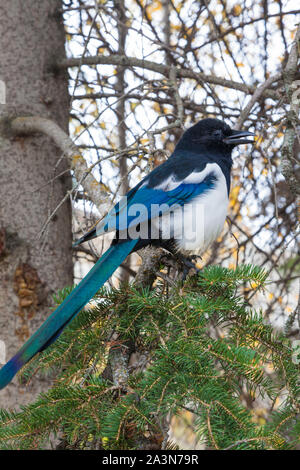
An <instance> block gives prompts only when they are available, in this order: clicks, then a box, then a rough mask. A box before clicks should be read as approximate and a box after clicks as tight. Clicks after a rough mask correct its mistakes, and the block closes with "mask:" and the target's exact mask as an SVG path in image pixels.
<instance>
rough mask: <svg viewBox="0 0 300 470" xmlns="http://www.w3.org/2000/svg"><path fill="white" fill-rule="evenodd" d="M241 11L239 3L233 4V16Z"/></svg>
mask: <svg viewBox="0 0 300 470" xmlns="http://www.w3.org/2000/svg"><path fill="white" fill-rule="evenodd" d="M241 13H242V7H241V5H235V6H234V7H233V9H232V14H233V16H239V15H240V14H241Z"/></svg>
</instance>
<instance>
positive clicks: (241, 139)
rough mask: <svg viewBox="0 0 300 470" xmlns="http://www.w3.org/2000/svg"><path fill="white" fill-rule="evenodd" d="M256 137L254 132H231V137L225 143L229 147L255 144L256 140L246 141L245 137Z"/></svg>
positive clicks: (226, 138) (224, 140)
mask: <svg viewBox="0 0 300 470" xmlns="http://www.w3.org/2000/svg"><path fill="white" fill-rule="evenodd" d="M249 136H255V134H253V132H248V131H235V130H232V131H231V135H229V136H228V137H225V139H223V142H224V143H225V144H227V145H239V144H253V143H254V140H252V139H251V140H250V139H246V138H245V137H249Z"/></svg>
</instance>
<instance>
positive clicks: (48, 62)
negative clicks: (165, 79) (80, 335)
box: [0, 0, 73, 407]
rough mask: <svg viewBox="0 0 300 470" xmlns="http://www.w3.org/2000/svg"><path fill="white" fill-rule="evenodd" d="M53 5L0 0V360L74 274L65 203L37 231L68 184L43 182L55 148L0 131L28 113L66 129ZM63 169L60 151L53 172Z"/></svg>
mask: <svg viewBox="0 0 300 470" xmlns="http://www.w3.org/2000/svg"><path fill="white" fill-rule="evenodd" d="M60 7H61V2H60V0H43V1H41V2H38V1H36V0H26V1H22V0H10V1H9V2H7V1H4V0H0V38H1V39H0V64H1V68H0V79H1V80H2V81H3V82H4V83H5V86H6V104H4V105H3V104H1V105H0V112H1V116H0V119H1V118H2V121H1V123H2V124H1V128H0V229H1V248H0V340H2V341H5V343H6V356H7V359H8V358H9V357H10V356H11V355H12V354H14V353H15V352H16V351H17V349H18V348H19V347H20V346H21V344H22V343H23V342H24V341H25V340H26V339H27V338H28V337H29V336H30V335H31V334H32V333H33V332H34V330H36V328H37V327H38V326H39V325H40V324H41V323H42V321H43V320H44V319H45V318H46V317H47V316H48V315H49V313H50V309H49V307H50V306H51V304H52V294H53V293H54V292H55V291H56V290H57V289H59V288H62V287H63V286H65V285H70V284H71V283H72V278H73V273H72V252H71V208H70V205H69V203H66V204H64V205H63V206H62V207H61V208H60V209H59V211H58V212H57V213H56V215H55V217H54V219H53V220H52V221H51V222H50V224H49V226H48V229H47V232H46V234H45V238H43V239H39V238H38V234H39V232H40V230H41V228H42V226H43V223H44V222H45V220H46V219H47V217H48V215H49V213H50V211H52V210H53V209H54V208H55V207H56V206H57V204H58V203H59V201H60V200H61V199H62V197H63V196H64V194H65V193H66V191H67V190H68V189H69V187H70V183H71V181H70V176H69V173H68V172H66V173H64V176H62V177H59V178H57V179H55V180H54V181H53V183H51V184H48V185H47V183H48V182H49V181H50V180H51V179H52V178H53V176H54V175H55V173H54V167H55V165H56V164H57V162H58V160H59V159H60V157H61V154H62V152H61V151H60V150H59V149H58V148H57V147H56V146H55V144H54V143H53V141H52V140H51V139H49V137H47V136H45V135H32V136H24V137H13V136H9V135H7V133H6V132H5V116H9V117H11V116H12V115H15V116H24V115H31V114H35V115H39V116H43V117H46V118H51V119H53V120H54V121H55V122H57V123H58V124H59V125H60V126H61V128H62V129H64V130H65V131H67V130H68V115H69V100H68V84H67V75H66V73H65V72H63V73H61V72H58V73H53V66H52V64H53V63H54V62H57V61H60V60H63V59H64V57H65V49H64V28H63V22H62V18H61V16H60V15H59V13H58V11H59V8H60ZM3 118H4V119H3ZM67 168H68V162H67V159H66V158H62V159H61V161H60V163H59V165H58V166H57V168H56V174H60V173H62V172H63V171H65V170H67ZM46 386H47V382H46V381H42V382H41V381H40V380H39V379H38V378H35V379H34V380H33V381H32V382H31V383H30V385H29V386H27V387H24V386H22V385H19V383H18V380H17V379H14V381H13V384H11V385H10V386H9V387H7V388H6V389H4V390H2V391H0V406H2V407H7V406H14V405H20V404H22V403H25V402H27V401H29V400H32V399H33V397H34V395H35V394H36V393H37V392H40V391H41V390H43V389H44V388H45V387H46Z"/></svg>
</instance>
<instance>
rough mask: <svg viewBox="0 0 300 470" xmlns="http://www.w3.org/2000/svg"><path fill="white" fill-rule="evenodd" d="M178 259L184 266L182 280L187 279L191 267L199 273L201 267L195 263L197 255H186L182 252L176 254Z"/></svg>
mask: <svg viewBox="0 0 300 470" xmlns="http://www.w3.org/2000/svg"><path fill="white" fill-rule="evenodd" d="M175 257H176V261H177V262H178V263H179V264H180V265H181V266H182V281H185V280H186V278H187V276H188V274H189V272H190V271H191V269H192V270H193V271H195V272H196V274H198V272H199V271H200V269H199V268H197V267H196V265H195V260H196V259H197V256H196V255H191V256H184V255H182V254H181V253H176V254H175Z"/></svg>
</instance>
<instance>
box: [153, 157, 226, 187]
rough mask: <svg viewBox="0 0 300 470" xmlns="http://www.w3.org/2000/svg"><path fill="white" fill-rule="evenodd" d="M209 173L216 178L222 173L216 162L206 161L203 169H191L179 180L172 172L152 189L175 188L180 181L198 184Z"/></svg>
mask: <svg viewBox="0 0 300 470" xmlns="http://www.w3.org/2000/svg"><path fill="white" fill-rule="evenodd" d="M183 165H184V163H183ZM211 173H213V174H215V176H216V177H217V178H219V177H221V175H223V173H222V170H221V168H220V167H219V165H218V164H217V163H207V164H206V166H205V168H204V170H202V171H193V172H192V173H190V174H189V175H188V176H187V177H186V178H184V180H181V181H178V180H176V176H175V175H174V174H173V175H170V176H169V178H167V179H166V180H164V181H163V182H162V183H160V184H159V185H157V186H154V187H153V189H162V190H163V191H172V189H176V188H177V187H178V186H180V185H181V184H182V183H183V184H200V183H202V181H203V180H204V179H205V178H206V177H207V176H208V175H209V174H211Z"/></svg>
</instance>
